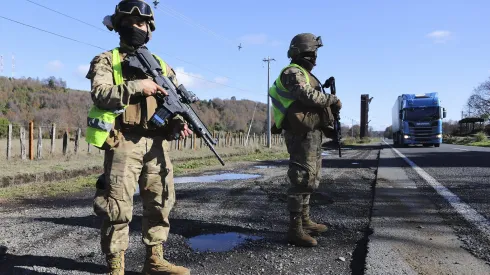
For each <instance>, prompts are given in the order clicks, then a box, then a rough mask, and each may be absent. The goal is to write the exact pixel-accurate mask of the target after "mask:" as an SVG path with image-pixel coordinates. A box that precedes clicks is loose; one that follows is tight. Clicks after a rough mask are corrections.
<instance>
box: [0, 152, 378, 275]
mask: <svg viewBox="0 0 490 275" xmlns="http://www.w3.org/2000/svg"><path fill="white" fill-rule="evenodd" d="M329 153H330V154H328V155H326V156H324V168H323V171H322V174H323V177H322V181H321V184H320V188H319V190H318V192H317V193H315V194H314V195H313V197H312V201H311V205H312V213H311V215H312V217H313V219H315V220H316V221H318V222H323V223H326V224H328V225H329V226H330V230H329V231H328V232H327V233H325V234H323V235H322V236H320V237H318V238H317V240H318V243H319V245H318V247H316V248H299V247H295V246H291V245H288V244H287V241H286V239H285V237H286V232H287V228H288V222H289V216H288V212H287V210H286V190H287V183H286V178H285V176H286V171H287V161H286V160H279V161H268V162H267V161H266V162H255V163H250V162H249V163H240V164H236V165H233V164H230V165H227V167H226V169H227V170H226V171H223V170H219V171H206V172H204V173H201V174H199V175H211V174H216V173H224V172H227V173H246V174H256V175H260V177H258V178H254V179H247V180H228V181H220V182H196V183H194V182H189V183H179V184H176V192H177V203H176V205H175V208H174V209H173V211H172V213H171V217H170V223H171V234H170V237H169V240H168V242H167V243H166V257H167V258H168V259H169V260H170V261H172V262H174V263H177V264H181V265H185V266H187V267H189V268H190V269H191V271H192V274H363V268H364V259H365V254H366V244H367V236H368V235H369V234H370V229H369V221H370V218H369V217H370V213H371V207H372V196H373V193H372V189H373V186H374V182H375V180H376V172H377V167H378V154H379V146H359V147H355V148H350V150H345V151H344V152H343V156H342V158H338V156H337V155H335V153H336V152H335V151H330V152H329ZM186 176H191V175H186ZM195 176H197V175H195ZM91 197H92V193H91V192H88V193H87V192H85V193H81V194H76V195H71V196H64V197H63V198H55V199H49V200H39V201H36V200H31V201H30V203H29V204H24V205H2V206H0V215H1V216H2V223H1V225H0V231H1V232H2V236H1V238H0V274H103V273H104V271H105V268H104V261H103V255H101V253H100V248H99V228H100V220H99V219H98V218H97V217H96V216H94V215H93V212H92V208H91ZM141 213H142V206H141V201H140V198H139V197H136V198H135V207H134V212H133V221H132V222H131V225H130V247H129V250H128V251H127V253H126V264H127V272H126V273H127V274H139V273H138V272H140V270H141V268H142V263H143V259H144V246H143V244H142V243H141ZM230 234H231V235H237V234H240V236H241V239H240V241H241V245H238V246H235V247H233V248H231V249H229V250H226V251H219V252H216V251H213V249H214V250H216V249H218V250H219V249H222V248H224V246H226V241H225V238H226V236H229V235H230ZM207 235H212V236H215V237H216V238H220V237H221V238H222V239H217V240H218V241H214V242H212V243H213V244H214V245H213V246H210V247H209V249H210V250H209V251H198V250H196V248H195V247H194V245H195V243H193V240H196V237H197V238H199V237H203V236H204V237H205V236H207ZM247 238H250V240H247ZM2 272H3V273H2Z"/></svg>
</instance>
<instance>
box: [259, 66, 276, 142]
mask: <svg viewBox="0 0 490 275" xmlns="http://www.w3.org/2000/svg"><path fill="white" fill-rule="evenodd" d="M262 61H264V62H267V147H268V148H271V98H270V97H269V88H270V84H269V78H270V71H271V66H270V64H271V61H276V60H275V59H274V58H270V57H267V59H265V58H264V59H263V60H262Z"/></svg>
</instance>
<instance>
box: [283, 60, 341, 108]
mask: <svg viewBox="0 0 490 275" xmlns="http://www.w3.org/2000/svg"><path fill="white" fill-rule="evenodd" d="M309 79H310V84H307V81H306V76H305V75H304V74H303V73H302V72H301V70H300V69H298V68H295V67H290V68H287V69H286V70H284V72H283V73H282V74H281V82H282V85H283V86H284V88H286V89H287V90H288V91H289V92H290V93H291V95H292V96H293V97H294V98H295V99H296V100H298V101H300V102H301V103H303V104H304V105H305V106H311V107H320V108H325V107H328V106H330V105H332V104H335V103H336V102H337V101H338V99H337V97H336V96H335V95H331V94H328V93H327V94H325V93H323V92H322V89H321V86H320V85H321V84H320V83H318V81H317V80H316V78H315V77H313V76H312V75H311V73H310V75H309Z"/></svg>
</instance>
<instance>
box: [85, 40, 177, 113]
mask: <svg viewBox="0 0 490 275" xmlns="http://www.w3.org/2000/svg"><path fill="white" fill-rule="evenodd" d="M128 48H129V47H128V46H125V45H124V44H122V43H121V46H120V49H119V50H120V55H121V62H122V70H123V79H124V84H121V85H115V84H114V77H113V70H112V51H106V52H103V53H101V54H100V55H98V56H96V57H94V58H93V59H92V61H91V62H90V69H89V71H88V73H87V75H86V78H88V79H90V81H91V86H92V87H91V95H92V100H93V102H94V104H95V105H96V106H97V107H99V108H101V109H107V110H113V109H120V108H121V107H122V106H124V105H128V104H129V103H130V101H131V97H141V96H142V93H143V88H142V86H141V80H143V79H146V78H151V77H150V76H147V75H145V74H142V73H137V72H134V71H131V70H130V69H129V68H128V67H127V66H124V61H125V57H126V56H127V53H128V51H129V50H128ZM167 72H168V77H169V79H170V80H171V81H172V82H173V83H174V84H175V85H176V86H178V82H177V78H176V74H175V71H174V70H173V69H172V68H171V67H170V66H169V65H168V64H167Z"/></svg>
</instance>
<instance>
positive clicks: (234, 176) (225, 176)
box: [174, 173, 260, 183]
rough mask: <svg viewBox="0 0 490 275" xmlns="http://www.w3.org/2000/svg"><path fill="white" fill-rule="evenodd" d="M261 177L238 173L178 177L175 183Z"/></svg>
mask: <svg viewBox="0 0 490 275" xmlns="http://www.w3.org/2000/svg"><path fill="white" fill-rule="evenodd" d="M258 177H260V175H256V174H238V173H224V174H214V175H203V176H198V177H176V178H174V182H175V183H190V182H218V181H223V180H248V179H254V178H258Z"/></svg>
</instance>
